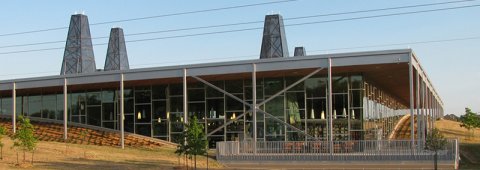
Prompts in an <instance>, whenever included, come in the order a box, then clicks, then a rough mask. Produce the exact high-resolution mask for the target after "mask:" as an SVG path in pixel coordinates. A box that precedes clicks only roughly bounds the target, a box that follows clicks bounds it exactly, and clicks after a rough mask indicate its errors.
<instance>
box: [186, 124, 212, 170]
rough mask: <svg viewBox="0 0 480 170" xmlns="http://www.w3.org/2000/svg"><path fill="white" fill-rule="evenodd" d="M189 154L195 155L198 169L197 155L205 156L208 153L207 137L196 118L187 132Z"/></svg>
mask: <svg viewBox="0 0 480 170" xmlns="http://www.w3.org/2000/svg"><path fill="white" fill-rule="evenodd" d="M186 140H187V144H186V145H187V148H188V150H187V152H188V154H189V155H193V159H194V162H195V163H194V165H195V169H197V155H205V153H207V145H208V143H207V136H206V135H205V131H204V129H203V125H201V124H200V123H198V119H197V117H196V116H194V117H193V119H192V120H190V122H189V123H188V124H187V130H186Z"/></svg>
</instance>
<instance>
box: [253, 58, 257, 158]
mask: <svg viewBox="0 0 480 170" xmlns="http://www.w3.org/2000/svg"><path fill="white" fill-rule="evenodd" d="M252 67H253V70H252V93H253V95H252V105H253V108H252V116H253V154H257V65H255V63H253V64H252Z"/></svg>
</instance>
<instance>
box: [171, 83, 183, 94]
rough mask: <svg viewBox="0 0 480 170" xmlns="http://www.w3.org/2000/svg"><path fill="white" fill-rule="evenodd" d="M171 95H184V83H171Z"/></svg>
mask: <svg viewBox="0 0 480 170" xmlns="http://www.w3.org/2000/svg"><path fill="white" fill-rule="evenodd" d="M169 87H170V96H181V95H183V84H170V86H169Z"/></svg>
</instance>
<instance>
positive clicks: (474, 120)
mask: <svg viewBox="0 0 480 170" xmlns="http://www.w3.org/2000/svg"><path fill="white" fill-rule="evenodd" d="M460 119H461V121H462V124H461V125H460V127H464V128H466V129H468V131H469V132H470V136H469V137H472V136H473V135H474V133H475V131H474V129H475V128H478V127H480V118H478V116H477V115H476V114H475V113H473V112H472V110H470V108H468V107H467V108H465V115H462V116H461V117H460Z"/></svg>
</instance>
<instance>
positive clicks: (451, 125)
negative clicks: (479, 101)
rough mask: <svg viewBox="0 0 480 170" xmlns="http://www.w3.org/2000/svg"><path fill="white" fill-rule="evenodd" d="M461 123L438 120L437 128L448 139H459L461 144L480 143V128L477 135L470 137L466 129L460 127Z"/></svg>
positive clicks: (476, 130) (476, 132)
mask: <svg viewBox="0 0 480 170" xmlns="http://www.w3.org/2000/svg"><path fill="white" fill-rule="evenodd" d="M460 124H461V123H460V122H456V121H451V120H444V119H443V120H438V121H436V122H435V127H436V128H438V129H439V130H440V132H442V133H443V135H445V137H446V138H458V139H459V141H460V143H480V128H476V129H475V130H474V131H475V132H474V133H475V135H474V136H473V137H470V136H469V134H470V132H468V130H467V129H466V128H463V127H460Z"/></svg>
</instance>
